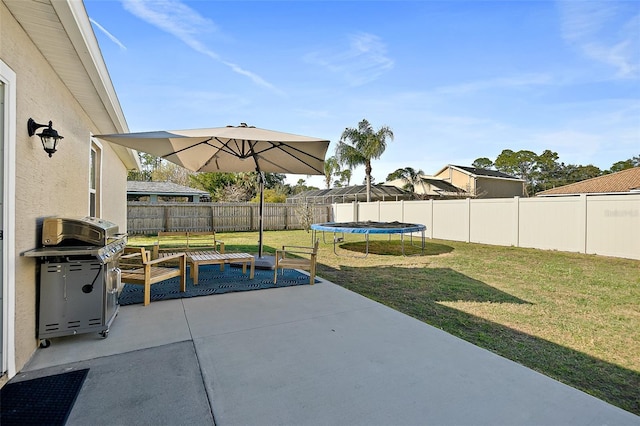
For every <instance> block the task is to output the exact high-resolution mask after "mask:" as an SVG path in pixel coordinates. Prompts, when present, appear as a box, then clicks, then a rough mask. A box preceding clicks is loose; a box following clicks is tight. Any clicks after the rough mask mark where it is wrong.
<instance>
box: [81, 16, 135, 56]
mask: <svg viewBox="0 0 640 426" xmlns="http://www.w3.org/2000/svg"><path fill="white" fill-rule="evenodd" d="M89 21H91V23H92V24H93V25H95V26H96V28H97V29H99V30H100V31H102V32H103V33H104V35H106V36H107V37H108V38H109V40H111V41H112V42H114V43H115V44H117V45H118V46H119V47H120V49H122V50H127V48H126V46H125V45H124V44H122V43H121V42H120V40H118V39H117V38H116V36H114V35H113V34H111V33H110V32H109V31H107V30H106V29H105V28H104V27H103V26H102V25H100V24H99V23H97V22H96V21H95V20H94V19H92V18H89Z"/></svg>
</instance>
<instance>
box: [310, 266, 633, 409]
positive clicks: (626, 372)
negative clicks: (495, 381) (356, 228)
mask: <svg viewBox="0 0 640 426" xmlns="http://www.w3.org/2000/svg"><path fill="white" fill-rule="evenodd" d="M318 275H319V276H321V277H323V278H326V279H328V280H329V281H331V282H333V283H335V284H338V285H341V286H343V287H345V288H347V289H349V290H352V291H355V292H357V293H359V294H361V295H363V296H366V297H368V298H370V299H373V300H375V301H377V302H380V303H382V304H385V305H387V306H389V307H391V308H393V309H395V310H397V311H400V312H403V313H405V314H407V315H410V316H412V317H414V318H416V319H418V320H420V321H423V322H425V323H427V324H430V325H432V326H434V327H438V328H440V329H442V330H444V331H446V332H448V333H449V334H452V335H454V336H457V337H460V338H462V339H464V340H466V341H468V342H470V343H472V344H474V345H476V346H480V347H482V348H485V349H488V350H490V351H492V352H494V353H496V354H498V355H501V356H503V357H505V358H508V359H510V360H512V361H515V362H518V363H520V364H522V365H524V366H526V367H528V368H531V369H533V370H536V371H538V372H540V373H542V374H544V375H546V376H549V377H551V378H554V379H556V380H558V381H560V382H563V383H565V384H567V385H569V386H572V387H574V388H576V389H580V390H582V391H584V392H586V393H588V394H591V395H593V396H595V397H596V398H599V399H602V400H604V401H606V402H608V403H610V404H613V405H616V406H618V407H620V408H623V409H625V410H627V411H630V412H632V413H635V414H640V394H639V393H638V389H640V374H639V373H638V372H635V371H633V370H630V369H627V368H624V367H620V366H618V365H615V364H611V363H609V362H606V361H603V360H600V359H597V358H594V357H592V356H590V355H587V354H585V353H582V352H579V351H576V350H573V349H570V348H567V347H564V346H561V345H559V344H557V343H553V342H550V341H548V340H545V339H542V338H539V337H536V336H532V335H529V334H526V333H523V332H521V331H518V330H514V329H512V328H510V327H507V326H504V325H502V324H498V323H495V322H492V321H489V320H486V319H483V318H480V317H477V316H474V315H471V314H468V313H466V312H463V311H460V310H457V309H454V308H451V307H448V306H445V305H443V304H441V303H439V302H445V301H469V302H491V303H508V304H528V303H529V302H527V301H524V300H522V299H519V298H517V297H515V296H513V295H510V294H508V293H505V292H503V291H501V290H498V289H496V288H494V287H492V286H490V285H488V284H486V283H484V282H482V281H478V280H475V279H473V278H470V277H468V276H466V275H464V274H461V273H459V272H457V271H454V270H452V269H449V268H421V269H420V270H416V269H415V268H401V267H394V266H389V267H382V266H378V267H367V268H354V267H346V266H341V267H340V270H337V269H334V268H330V267H327V266H326V265H319V271H318ZM362 277H372V278H371V279H370V280H369V279H367V280H363V279H362ZM373 277H375V278H373Z"/></svg>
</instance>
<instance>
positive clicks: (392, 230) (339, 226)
mask: <svg viewBox="0 0 640 426" xmlns="http://www.w3.org/2000/svg"><path fill="white" fill-rule="evenodd" d="M350 223H354V224H358V225H361V226H355V227H348V226H345V225H348V224H350ZM383 224H384V225H387V226H386V227H384V226H380V225H383ZM390 224H398V225H403V226H396V227H389V226H388V225H390ZM376 225H378V226H376ZM311 229H312V230H313V236H312V238H313V241H316V232H318V231H321V232H322V242H323V243H325V244H328V243H327V241H326V239H325V232H333V253H334V254H335V255H336V256H339V254H338V253H337V252H336V245H337V244H338V243H341V242H343V241H344V234H345V233H347V234H364V235H365V240H366V243H367V244H366V250H365V254H364V256H352V257H362V258H364V257H367V256H368V255H369V235H370V234H388V235H389V240H391V235H393V234H400V241H401V248H402V255H403V256H406V254H405V252H404V235H405V234H409V239H410V244H411V245H412V246H413V234H414V233H415V232H420V233H421V235H422V237H421V239H420V240H421V242H422V244H421V248H422V254H424V245H425V244H424V231H425V229H427V227H426V226H425V225H421V224H415V223H400V222H369V221H367V222H325V223H314V224H312V225H311ZM338 233H341V234H342V237H337V236H336V234H338Z"/></svg>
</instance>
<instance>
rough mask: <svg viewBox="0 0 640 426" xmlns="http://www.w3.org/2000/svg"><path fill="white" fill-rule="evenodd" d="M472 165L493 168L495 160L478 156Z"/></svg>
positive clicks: (479, 167) (480, 167)
mask: <svg viewBox="0 0 640 426" xmlns="http://www.w3.org/2000/svg"><path fill="white" fill-rule="evenodd" d="M471 166H472V167H475V168H476V169H491V168H493V161H491V160H490V159H488V158H487V157H480V158H476V159H475V161H474V162H473V163H471Z"/></svg>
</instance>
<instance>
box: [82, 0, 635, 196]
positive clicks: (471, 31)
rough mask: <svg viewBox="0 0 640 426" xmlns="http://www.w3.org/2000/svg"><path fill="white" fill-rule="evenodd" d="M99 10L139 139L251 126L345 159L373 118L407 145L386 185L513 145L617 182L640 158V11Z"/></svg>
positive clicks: (629, 7) (315, 4) (430, 7)
mask: <svg viewBox="0 0 640 426" xmlns="http://www.w3.org/2000/svg"><path fill="white" fill-rule="evenodd" d="M85 6H86V9H87V12H88V15H89V17H90V19H91V20H92V23H93V26H94V31H95V33H96V37H97V38H98V42H99V44H100V48H101V50H102V54H103V56H104V58H105V61H106V63H107V67H108V69H109V73H110V75H111V79H112V81H113V84H114V86H115V89H116V92H117V93H118V97H119V100H120V103H121V105H122V108H123V110H124V113H125V116H126V118H127V122H128V124H129V128H130V130H131V131H149V130H170V129H187V128H201V127H220V126H225V125H238V124H239V123H241V122H245V123H248V124H249V125H254V126H256V127H262V128H267V129H271V130H278V131H284V132H289V133H297V134H301V135H307V136H314V137H320V138H326V139H329V140H331V142H332V143H331V145H330V146H329V151H328V153H327V156H330V155H333V153H334V147H335V144H336V142H337V141H338V140H339V139H340V135H341V134H342V131H343V130H344V129H345V128H346V127H357V124H358V122H359V121H361V120H362V119H363V118H366V119H367V120H369V122H371V124H372V125H373V127H374V128H379V127H380V126H383V125H386V126H389V127H390V128H391V129H392V130H393V132H394V135H395V138H394V140H393V141H391V142H389V144H388V146H387V149H386V151H385V153H384V154H383V155H382V157H381V158H380V159H379V160H375V161H374V162H373V172H372V175H373V177H374V179H375V182H378V183H381V182H383V181H384V180H385V178H386V176H387V174H389V173H390V172H393V171H394V170H396V169H397V168H401V167H413V168H415V169H421V170H423V171H424V172H425V173H426V174H434V173H436V172H437V171H438V170H440V169H441V168H442V167H444V166H446V165H447V164H457V165H466V166H468V165H471V163H472V162H473V160H475V159H476V158H478V157H488V158H490V159H492V160H495V158H496V156H497V155H498V154H500V152H501V151H502V150H503V149H511V150H514V151H518V150H522V149H526V150H531V151H534V152H535V153H537V154H541V153H542V151H544V150H545V149H550V150H552V151H555V152H557V153H558V154H559V156H560V158H559V161H561V162H564V163H566V164H582V165H588V164H593V165H595V166H597V167H600V168H601V169H603V170H606V169H609V168H610V167H611V165H612V164H613V163H614V162H616V161H621V160H626V159H629V158H631V157H633V156H637V155H640V1H636V0H634V1H629V2H625V1H581V0H571V1H551V0H549V1H547V0H538V1H518V0H512V1H486V2H484V1H386V2H385V1H275V2H273V1H205V0H200V1H185V0H182V1H180V0H122V1H118V0H85ZM363 178H364V169H363V168H358V169H356V170H354V173H353V179H352V181H351V183H352V184H359V183H362V180H363ZM298 179H305V180H306V181H307V183H308V184H312V185H315V186H318V187H324V179H323V178H322V177H312V178H307V177H306V176H304V175H303V176H300V175H291V176H289V177H288V182H290V183H295V182H296V181H297V180H298Z"/></svg>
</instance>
